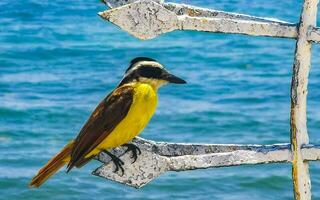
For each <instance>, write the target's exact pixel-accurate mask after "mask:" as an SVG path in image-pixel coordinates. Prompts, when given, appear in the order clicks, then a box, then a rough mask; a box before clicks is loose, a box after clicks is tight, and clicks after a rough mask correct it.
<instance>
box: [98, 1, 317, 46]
mask: <svg viewBox="0 0 320 200" xmlns="http://www.w3.org/2000/svg"><path fill="white" fill-rule="evenodd" d="M104 2H105V3H106V4H107V5H108V6H109V7H110V8H113V9H111V10H106V11H104V12H100V13H99V15H100V16H101V17H102V18H103V19H106V20H108V21H110V22H112V23H114V24H115V25H117V26H119V27H120V28H122V29H123V30H125V31H127V32H128V33H130V34H131V35H133V36H134V37H137V38H139V39H152V38H154V37H157V36H158V35H160V34H162V33H167V32H171V31H174V30H196V31H207V32H222V33H235V34H245V35H253V36H271V37H285V38H291V39H295V38H296V37H297V25H296V24H293V23H289V22H285V21H282V20H278V19H274V18H263V17H255V16H250V15H244V14H239V13H232V12H224V11H219V10H210V9H204V8H199V7H195V6H189V5H185V4H176V3H165V2H164V1H163V0H152V1H151V0H140V1H138V0H119V1H117V0H104ZM137 9H139V10H137ZM168 11H170V14H169V12H168ZM124 14H125V15H124ZM163 14H168V16H169V17H167V18H163ZM157 16H159V18H158V17H157ZM147 22H149V23H147ZM150 22H151V23H150ZM308 40H310V41H314V42H320V32H319V31H318V29H317V28H315V27H313V26H311V27H310V30H309V33H308Z"/></svg>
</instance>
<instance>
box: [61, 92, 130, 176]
mask: <svg viewBox="0 0 320 200" xmlns="http://www.w3.org/2000/svg"><path fill="white" fill-rule="evenodd" d="M132 101H133V88H132V87H130V86H121V87H119V88H116V89H115V90H114V91H113V92H111V93H110V94H109V95H108V96H107V97H106V98H105V99H104V100H102V101H101V102H100V104H99V105H98V106H97V108H96V109H95V110H94V111H93V113H92V114H91V116H90V117H89V119H88V121H87V122H86V124H85V125H84V126H83V128H82V129H81V131H80V133H79V134H78V136H77V138H76V139H75V144H74V147H73V150H72V153H71V160H70V163H69V165H68V169H67V172H68V171H70V170H71V169H72V168H73V167H74V166H78V165H81V164H82V163H84V162H87V159H86V158H85V156H86V155H87V154H88V153H90V152H91V151H92V150H93V149H94V148H96V147H97V146H98V145H99V144H100V143H101V142H102V141H103V140H104V139H105V138H106V137H107V136H108V135H109V134H110V133H111V132H112V131H113V129H114V128H115V127H116V126H117V125H118V124H119V123H120V122H121V120H122V119H123V118H125V116H126V115H127V113H128V111H129V109H130V106H131V103H132Z"/></svg>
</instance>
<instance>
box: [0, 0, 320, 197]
mask: <svg viewBox="0 0 320 200" xmlns="http://www.w3.org/2000/svg"><path fill="white" fill-rule="evenodd" d="M180 2H181V1H180ZM182 2H183V3H189V4H193V5H198V6H205V7H208V8H214V9H221V10H226V11H232V12H241V13H246V14H251V15H256V16H268V17H275V18H279V19H282V20H286V21H290V22H297V21H298V19H299V14H300V7H301V3H302V2H301V1H289V0H287V1H279V0H269V1H261V0H260V1H259V0H256V1H251V0H228V1H226V0H215V1H210V0H193V1H189V0H188V1H186V0H185V1H182ZM104 9H105V7H104V5H103V4H101V3H100V2H99V1H97V0H96V1H88V0H77V1H76V0H71V1H62V0H55V1H48V0H42V1H36V0H27V1H9V0H1V1H0V199H6V200H7V199H10V200H15V199H24V200H28V199H47V200H49V199H123V198H127V199H230V200H233V199H259V200H260V199H292V197H293V196H292V180H291V165H290V164H268V165H259V166H240V167H231V168H219V169H207V170H197V171H188V172H181V173H168V174H165V175H162V176H161V177H159V178H158V179H156V180H154V181H153V182H151V183H150V184H148V185H147V186H145V187H144V188H142V189H140V190H136V189H132V188H129V187H125V186H123V185H120V184H117V183H114V182H110V181H107V180H103V179H101V178H97V177H94V176H92V175H90V173H91V170H93V169H94V168H95V167H97V166H99V163H98V162H96V161H93V162H91V163H90V164H89V165H87V166H86V167H84V168H82V169H80V170H74V171H72V172H71V173H70V174H68V175H66V174H65V172H64V171H61V172H60V173H58V174H57V175H55V176H54V177H53V178H52V179H50V180H49V181H48V182H47V183H46V184H45V185H44V186H43V187H42V188H41V189H39V190H30V189H28V188H27V183H28V182H29V181H30V178H31V177H32V176H33V175H34V174H35V173H36V171H37V170H38V169H39V167H41V165H43V164H44V163H45V162H46V161H47V160H48V159H49V158H50V157H51V156H52V155H54V154H55V153H56V152H57V151H59V149H60V148H61V147H62V146H63V145H64V144H65V143H66V142H68V141H69V140H70V139H72V138H73V137H75V135H76V134H77V133H78V131H79V129H80V128H81V126H82V125H83V123H84V122H85V120H86V119H87V117H88V115H89V114H90V113H91V111H92V109H93V108H94V107H95V106H96V105H97V103H98V102H99V101H100V100H101V99H102V98H103V97H104V96H105V95H106V94H107V93H108V92H110V91H111V90H112V88H114V87H115V85H116V84H117V83H118V82H119V80H120V79H121V77H122V74H123V72H124V70H125V69H126V66H127V63H128V62H129V60H130V59H132V58H134V57H136V56H150V57H152V58H155V59H157V60H159V61H160V62H161V63H163V64H164V65H165V66H167V68H168V69H170V70H171V71H172V72H174V73H175V74H177V75H180V76H182V77H183V78H185V79H186V80H187V81H188V85H183V86H180V85H179V86H176V85H170V86H166V87H164V88H162V89H161V90H160V91H159V93H160V95H159V96H160V97H159V106H158V110H157V112H156V114H155V116H154V117H153V119H152V120H151V123H150V124H149V126H148V127H147V128H146V130H145V131H144V132H143V133H142V136H143V137H145V138H147V139H152V140H158V141H170V142H204V143H239V144H242V143H255V144H272V143H286V142H289V130H290V129H289V108H290V98H289V94H290V81H291V69H292V63H293V53H294V47H295V42H294V40H289V39H275V38H264V37H249V36H241V35H224V34H210V33H204V32H192V31H189V32H179V31H176V32H172V33H168V34H165V35H162V36H160V37H158V38H156V39H153V40H149V41H140V40H138V39H135V38H133V37H132V36H130V35H128V34H127V33H125V32H123V31H121V30H120V29H119V28H117V27H115V26H114V25H112V24H110V23H106V22H105V21H103V20H102V19H100V18H99V17H98V16H97V12H98V11H102V10H104ZM319 53H320V49H319V47H315V48H314V51H313V59H312V62H313V63H312V64H313V67H312V69H311V76H310V85H309V99H308V128H309V133H310V141H311V142H312V143H320V136H319V131H320V110H319V106H320V105H319V102H320V79H319V78H320V70H319V67H320V58H319ZM319 170H320V166H319V163H312V164H311V171H310V172H311V176H312V192H313V198H314V199H320V174H319Z"/></svg>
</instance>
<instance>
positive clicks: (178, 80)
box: [163, 73, 187, 84]
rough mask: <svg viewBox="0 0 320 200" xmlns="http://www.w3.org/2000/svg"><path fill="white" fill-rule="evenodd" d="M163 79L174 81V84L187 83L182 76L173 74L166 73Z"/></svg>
mask: <svg viewBox="0 0 320 200" xmlns="http://www.w3.org/2000/svg"><path fill="white" fill-rule="evenodd" d="M163 80H166V81H168V82H169V83H175V84H185V83H187V82H186V81H185V80H183V79H182V78H179V77H177V76H175V75H173V74H169V73H166V74H165V75H164V77H163Z"/></svg>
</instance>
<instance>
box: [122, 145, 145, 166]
mask: <svg viewBox="0 0 320 200" xmlns="http://www.w3.org/2000/svg"><path fill="white" fill-rule="evenodd" d="M122 146H125V147H127V150H126V151H125V152H124V153H127V152H129V151H131V152H132V155H131V156H130V158H133V162H132V163H131V164H133V163H134V162H136V160H137V158H138V155H140V154H141V150H140V149H139V147H137V146H136V145H134V144H131V143H128V144H124V145H122Z"/></svg>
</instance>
